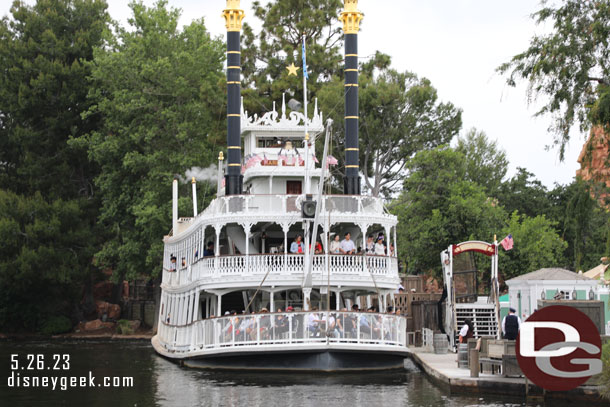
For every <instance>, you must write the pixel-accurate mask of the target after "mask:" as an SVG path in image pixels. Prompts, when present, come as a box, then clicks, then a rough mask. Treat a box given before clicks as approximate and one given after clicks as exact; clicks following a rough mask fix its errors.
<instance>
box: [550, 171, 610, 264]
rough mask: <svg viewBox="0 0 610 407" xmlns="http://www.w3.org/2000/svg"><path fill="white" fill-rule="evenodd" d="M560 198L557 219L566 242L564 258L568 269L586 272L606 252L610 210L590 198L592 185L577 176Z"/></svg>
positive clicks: (597, 262)
mask: <svg viewBox="0 0 610 407" xmlns="http://www.w3.org/2000/svg"><path fill="white" fill-rule="evenodd" d="M562 201H563V205H562V206H561V207H560V211H559V217H558V221H559V226H560V231H561V233H562V237H563V238H564V239H565V240H566V242H567V243H568V247H567V250H566V257H567V258H568V260H569V265H570V267H571V268H573V269H574V270H576V271H578V270H583V271H587V270H588V269H591V268H593V267H595V266H597V265H598V264H599V262H600V258H601V257H603V256H604V255H606V254H607V252H606V247H605V246H606V245H605V243H606V239H607V237H608V221H609V220H610V213H609V212H608V211H606V210H605V209H604V208H602V207H600V206H599V204H598V202H597V200H595V199H593V198H592V197H591V184H590V183H588V182H585V181H582V180H580V179H576V180H575V181H574V182H573V183H572V184H570V185H568V186H567V187H566V188H565V189H564V197H563V200H562Z"/></svg>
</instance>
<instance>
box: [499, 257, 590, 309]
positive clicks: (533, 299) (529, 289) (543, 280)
mask: <svg viewBox="0 0 610 407" xmlns="http://www.w3.org/2000/svg"><path fill="white" fill-rule="evenodd" d="M598 284H599V282H598V281H597V280H594V279H592V278H589V277H586V276H584V275H583V274H579V273H575V272H573V271H570V270H566V269H562V268H542V269H540V270H536V271H532V272H531V273H527V274H523V275H520V276H517V277H514V278H511V279H510V280H507V281H506V285H507V286H508V297H509V304H510V307H512V308H514V309H515V310H517V314H518V315H519V316H520V317H521V318H522V319H523V320H525V319H526V318H528V317H529V316H530V315H531V314H533V313H534V311H535V310H536V307H537V303H538V300H545V299H548V300H552V299H562V300H588V299H597V297H598V293H597V291H598Z"/></svg>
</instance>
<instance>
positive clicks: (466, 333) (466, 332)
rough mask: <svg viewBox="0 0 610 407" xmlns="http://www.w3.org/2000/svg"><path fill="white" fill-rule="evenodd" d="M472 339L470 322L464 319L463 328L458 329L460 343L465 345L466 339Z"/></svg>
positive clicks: (472, 333) (472, 330)
mask: <svg viewBox="0 0 610 407" xmlns="http://www.w3.org/2000/svg"><path fill="white" fill-rule="evenodd" d="M472 337H474V328H473V326H472V321H470V319H466V320H465V321H464V326H463V327H462V329H460V338H459V339H460V343H467V342H468V339H470V338H472Z"/></svg>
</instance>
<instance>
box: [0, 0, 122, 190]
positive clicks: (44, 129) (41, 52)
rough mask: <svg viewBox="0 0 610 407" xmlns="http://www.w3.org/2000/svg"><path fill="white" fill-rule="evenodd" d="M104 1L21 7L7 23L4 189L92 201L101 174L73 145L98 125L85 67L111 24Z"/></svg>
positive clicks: (1, 139)
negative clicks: (88, 113)
mask: <svg viewBox="0 0 610 407" xmlns="http://www.w3.org/2000/svg"><path fill="white" fill-rule="evenodd" d="M106 7H107V6H106V2H104V1H101V0H100V1H98V0H39V1H37V2H36V4H34V5H33V6H28V5H26V4H25V3H23V2H21V1H15V2H14V3H13V6H12V7H11V13H12V18H9V17H4V18H3V19H2V20H1V22H0V72H1V74H0V187H1V188H9V189H11V190H12V191H15V192H18V193H26V194H30V193H33V192H34V191H40V192H41V193H42V194H43V195H44V196H45V197H50V198H53V199H54V198H58V197H61V198H63V199H70V198H74V197H78V196H87V197H91V196H92V195H93V188H92V179H93V177H94V176H95V174H96V171H97V170H96V168H95V167H93V166H92V165H91V164H90V163H89V162H88V160H87V155H86V151H85V150H83V149H82V148H81V147H80V146H74V145H68V143H67V141H68V139H69V138H70V137H79V136H82V135H83V134H86V133H87V132H90V131H92V130H93V129H95V128H97V127H98V125H99V118H98V117H96V116H89V117H85V118H83V116H81V113H82V112H84V111H86V110H87V109H88V107H89V105H90V102H89V101H88V100H87V90H88V86H87V77H88V76H89V75H90V73H91V70H90V67H89V66H88V65H87V63H86V61H90V60H92V59H93V48H94V47H97V46H100V45H101V44H102V42H103V36H104V32H105V31H106V30H107V28H108V22H109V19H110V17H109V16H108V14H107V12H106Z"/></svg>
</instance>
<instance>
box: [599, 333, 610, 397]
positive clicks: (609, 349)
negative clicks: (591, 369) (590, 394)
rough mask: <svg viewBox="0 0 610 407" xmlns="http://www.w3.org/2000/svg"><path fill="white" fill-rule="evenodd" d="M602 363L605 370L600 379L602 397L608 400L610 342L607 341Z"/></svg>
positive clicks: (603, 347)
mask: <svg viewBox="0 0 610 407" xmlns="http://www.w3.org/2000/svg"><path fill="white" fill-rule="evenodd" d="M602 363H603V370H602V374H601V377H600V379H599V384H600V385H601V387H602V388H601V394H602V397H603V398H605V399H606V400H610V342H606V343H605V344H604V346H602Z"/></svg>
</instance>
